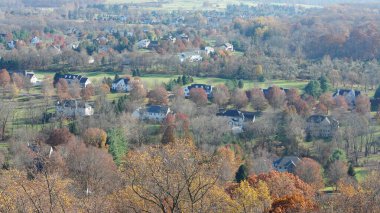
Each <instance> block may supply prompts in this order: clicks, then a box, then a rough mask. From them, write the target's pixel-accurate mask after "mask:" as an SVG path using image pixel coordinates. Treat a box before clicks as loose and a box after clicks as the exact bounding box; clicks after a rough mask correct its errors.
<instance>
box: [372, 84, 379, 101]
mask: <svg viewBox="0 0 380 213" xmlns="http://www.w3.org/2000/svg"><path fill="white" fill-rule="evenodd" d="M373 98H375V99H378V98H380V86H379V87H378V88H377V89H376V92H375V94H374V96H373Z"/></svg>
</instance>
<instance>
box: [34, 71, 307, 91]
mask: <svg viewBox="0 0 380 213" xmlns="http://www.w3.org/2000/svg"><path fill="white" fill-rule="evenodd" d="M35 73H36V75H37V77H38V78H39V79H41V80H42V79H43V78H44V77H45V76H51V77H53V76H54V72H45V71H43V72H39V71H36V72H35ZM74 74H82V75H85V76H86V77H88V78H90V80H91V81H93V82H99V81H101V80H102V79H103V78H108V77H110V78H112V79H113V78H114V76H115V75H116V74H118V75H120V76H121V77H122V76H123V74H122V73H118V72H88V73H74ZM140 78H141V79H142V81H143V82H144V84H145V85H146V86H147V88H148V89H150V88H153V87H154V86H155V85H160V84H162V83H167V82H169V81H170V79H176V78H178V75H163V74H146V75H143V76H142V77H140ZM227 81H229V80H228V79H223V78H214V77H194V83H200V84H211V85H214V86H215V85H218V84H225V83H226V82H227ZM307 83H308V81H301V80H294V81H288V80H272V81H266V82H257V81H250V80H244V89H246V90H248V89H252V88H254V87H260V88H267V87H269V86H272V85H277V86H280V87H284V88H297V89H300V90H303V88H304V87H305V85H306V84H307Z"/></svg>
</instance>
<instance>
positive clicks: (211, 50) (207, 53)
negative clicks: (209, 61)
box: [205, 47, 215, 55]
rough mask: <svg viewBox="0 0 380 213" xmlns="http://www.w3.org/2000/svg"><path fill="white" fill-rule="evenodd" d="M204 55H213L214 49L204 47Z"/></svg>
mask: <svg viewBox="0 0 380 213" xmlns="http://www.w3.org/2000/svg"><path fill="white" fill-rule="evenodd" d="M205 53H206V55H210V54H213V53H215V49H214V48H212V47H205Z"/></svg>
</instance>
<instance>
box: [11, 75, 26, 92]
mask: <svg viewBox="0 0 380 213" xmlns="http://www.w3.org/2000/svg"><path fill="white" fill-rule="evenodd" d="M12 82H13V83H14V84H15V85H16V86H17V88H19V89H22V88H24V78H23V77H22V76H20V75H19V74H18V73H13V75H12Z"/></svg>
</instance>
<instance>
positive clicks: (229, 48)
mask: <svg viewBox="0 0 380 213" xmlns="http://www.w3.org/2000/svg"><path fill="white" fill-rule="evenodd" d="M222 48H223V49H224V50H226V51H230V52H233V51H234V45H232V44H230V43H224V44H223V46H222Z"/></svg>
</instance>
